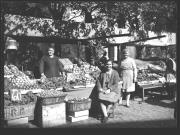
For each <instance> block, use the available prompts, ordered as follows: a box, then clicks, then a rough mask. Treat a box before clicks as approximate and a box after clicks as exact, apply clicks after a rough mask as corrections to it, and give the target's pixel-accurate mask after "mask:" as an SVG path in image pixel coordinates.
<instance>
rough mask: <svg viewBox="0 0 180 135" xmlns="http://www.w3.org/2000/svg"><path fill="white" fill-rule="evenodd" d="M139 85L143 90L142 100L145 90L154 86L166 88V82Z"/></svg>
mask: <svg viewBox="0 0 180 135" xmlns="http://www.w3.org/2000/svg"><path fill="white" fill-rule="evenodd" d="M138 87H139V88H140V89H141V90H142V102H144V96H145V90H149V89H154V88H164V87H165V85H164V83H161V82H156V83H149V84H139V83H138Z"/></svg>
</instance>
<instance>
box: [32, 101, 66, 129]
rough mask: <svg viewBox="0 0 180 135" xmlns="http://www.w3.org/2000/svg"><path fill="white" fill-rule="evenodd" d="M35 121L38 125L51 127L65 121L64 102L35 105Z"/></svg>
mask: <svg viewBox="0 0 180 135" xmlns="http://www.w3.org/2000/svg"><path fill="white" fill-rule="evenodd" d="M35 121H36V123H37V125H38V126H39V127H44V128H47V127H53V126H59V125H62V124H65V123H66V105H65V103H59V104H53V105H46V106H44V105H42V104H38V105H37V107H36V113H35Z"/></svg>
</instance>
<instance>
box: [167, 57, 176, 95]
mask: <svg viewBox="0 0 180 135" xmlns="http://www.w3.org/2000/svg"><path fill="white" fill-rule="evenodd" d="M165 77H166V84H167V92H168V95H169V97H170V98H175V97H176V96H175V95H176V63H175V61H174V60H173V59H172V58H171V57H170V55H169V54H168V55H167V58H166V73H165Z"/></svg>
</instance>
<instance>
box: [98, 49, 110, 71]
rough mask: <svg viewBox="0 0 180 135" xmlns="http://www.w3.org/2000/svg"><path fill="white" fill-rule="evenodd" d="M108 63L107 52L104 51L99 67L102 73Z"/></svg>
mask: <svg viewBox="0 0 180 135" xmlns="http://www.w3.org/2000/svg"><path fill="white" fill-rule="evenodd" d="M107 61H108V56H107V52H106V51H104V53H103V56H102V57H101V58H100V59H99V63H98V67H99V69H100V70H101V71H102V70H104V67H105V66H106V63H107Z"/></svg>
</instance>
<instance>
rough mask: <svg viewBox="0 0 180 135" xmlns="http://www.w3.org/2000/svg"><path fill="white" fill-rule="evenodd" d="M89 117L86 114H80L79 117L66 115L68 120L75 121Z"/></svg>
mask: <svg viewBox="0 0 180 135" xmlns="http://www.w3.org/2000/svg"><path fill="white" fill-rule="evenodd" d="M87 119H89V116H88V115H84V116H80V117H73V116H68V117H67V120H68V121H70V122H77V121H82V120H87Z"/></svg>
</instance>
